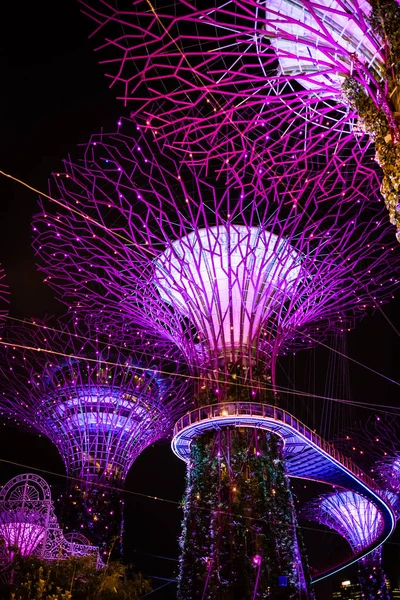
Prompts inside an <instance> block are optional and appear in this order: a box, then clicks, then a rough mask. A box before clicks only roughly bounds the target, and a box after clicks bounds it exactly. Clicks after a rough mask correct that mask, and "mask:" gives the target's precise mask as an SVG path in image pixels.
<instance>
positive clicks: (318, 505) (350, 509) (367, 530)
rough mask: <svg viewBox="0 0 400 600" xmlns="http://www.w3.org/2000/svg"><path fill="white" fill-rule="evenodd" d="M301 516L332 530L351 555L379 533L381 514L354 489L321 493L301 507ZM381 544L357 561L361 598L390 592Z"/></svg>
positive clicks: (368, 543) (365, 545) (373, 599)
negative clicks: (340, 537) (383, 566)
mask: <svg viewBox="0 0 400 600" xmlns="http://www.w3.org/2000/svg"><path fill="white" fill-rule="evenodd" d="M303 514H304V516H305V517H306V518H307V519H309V520H312V521H317V522H318V523H321V524H322V525H326V526H327V527H329V528H330V529H334V530H335V531H336V532H337V533H339V534H340V535H342V536H343V537H344V538H345V540H346V541H347V542H348V543H349V545H350V547H351V549H352V550H353V552H354V554H357V553H358V552H359V551H360V549H362V548H367V547H368V546H369V545H370V544H371V540H372V539H374V538H375V537H377V536H378V535H379V530H380V529H381V528H382V526H383V521H382V516H381V513H380V511H379V509H378V508H377V506H376V505H375V504H373V503H372V502H371V501H370V500H368V499H367V498H365V497H363V496H361V495H360V494H356V493H354V492H350V491H346V492H337V493H334V494H327V495H325V496H321V497H320V498H318V499H317V500H315V501H313V502H311V503H310V504H309V505H308V506H306V507H305V509H304V510H303ZM381 563H382V547H380V548H378V549H376V550H374V551H373V552H371V553H370V554H368V555H367V556H366V557H364V558H363V559H362V560H361V561H359V563H358V567H359V578H360V585H361V588H362V593H363V594H364V595H363V598H366V599H367V600H376V598H383V599H385V600H389V598H390V595H389V591H388V589H387V586H386V582H385V574H384V572H383V570H382V564H381Z"/></svg>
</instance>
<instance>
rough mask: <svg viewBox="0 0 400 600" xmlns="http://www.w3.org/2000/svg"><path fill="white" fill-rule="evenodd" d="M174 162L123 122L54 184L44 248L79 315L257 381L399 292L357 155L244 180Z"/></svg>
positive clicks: (40, 245)
mask: <svg viewBox="0 0 400 600" xmlns="http://www.w3.org/2000/svg"><path fill="white" fill-rule="evenodd" d="M132 130H133V131H132ZM160 146H161V144H160ZM162 150H163V154H161V148H159V145H158V144H157V142H156V140H154V138H152V137H150V138H149V135H148V134H147V133H142V132H141V131H140V128H139V127H137V126H136V125H135V124H134V123H133V122H132V121H129V120H122V121H121V125H120V128H119V131H118V132H117V133H115V134H113V135H105V134H101V135H94V136H92V138H91V141H90V143H89V145H88V146H87V148H86V149H85V152H84V154H83V161H77V162H75V163H73V162H71V161H66V162H65V169H64V172H63V173H58V174H56V175H55V176H54V178H53V181H52V186H51V195H52V196H53V197H54V198H55V199H56V202H57V205H53V204H52V203H51V202H50V204H49V205H47V203H46V206H45V205H44V204H43V208H42V212H41V213H40V214H39V215H37V216H36V218H35V220H34V230H35V235H36V240H35V248H36V250H37V252H38V254H39V255H40V256H41V258H42V265H43V266H42V269H43V270H44V271H45V273H46V275H47V281H48V282H49V283H50V284H51V285H53V286H54V287H56V288H57V289H58V290H59V291H61V292H62V293H63V295H64V297H65V298H66V299H67V300H76V299H77V298H78V299H79V302H78V306H79V309H80V310H83V309H85V310H86V311H89V312H90V311H92V310H94V309H95V308H96V309H99V310H101V311H102V312H103V314H104V316H105V317H106V316H107V314H111V313H112V314H113V315H115V314H117V313H120V314H121V315H122V318H124V319H129V320H131V321H132V322H137V323H138V324H139V325H142V326H146V327H147V328H149V330H152V331H154V332H156V333H157V335H160V336H161V337H163V338H164V339H166V340H174V341H175V342H176V343H177V345H178V346H179V347H180V348H181V350H182V351H183V352H184V354H185V357H186V360H187V362H188V363H189V365H190V366H192V367H194V368H201V369H202V370H203V374H207V375H208V374H209V373H210V371H213V370H214V371H215V370H216V371H218V370H220V371H221V373H222V377H223V378H225V376H226V375H227V373H226V369H227V365H230V366H231V367H232V366H233V367H234V368H236V366H237V365H238V364H240V365H242V366H244V367H245V370H244V371H242V377H244V379H246V378H247V379H248V378H249V377H250V376H251V375H252V366H253V365H254V364H256V363H258V364H263V365H264V368H265V369H266V370H268V369H272V372H273V371H274V364H275V361H276V357H277V356H278V354H279V353H282V352H286V351H289V350H291V349H295V348H297V347H299V346H300V347H304V346H309V345H310V344H311V343H313V340H315V338H316V337H318V336H320V335H325V334H326V332H327V331H330V330H337V329H338V328H339V329H342V330H344V329H347V328H348V327H351V326H352V323H353V320H354V318H357V317H360V316H362V315H363V314H365V313H366V312H367V310H368V308H372V309H373V308H374V307H376V306H377V305H379V304H380V303H382V302H384V301H385V300H387V299H389V298H390V297H391V296H392V292H393V290H394V289H396V288H397V286H398V280H397V279H396V278H394V277H392V276H390V274H391V273H393V272H394V271H395V269H396V265H397V263H398V260H399V258H398V252H397V251H396V248H395V247H394V246H393V244H391V243H390V242H389V240H388V237H387V233H386V231H385V228H384V226H383V224H382V221H383V219H382V218H381V217H380V211H379V204H377V205H376V208H374V206H373V205H372V206H371V196H372V195H373V193H374V189H376V174H375V172H374V171H373V170H371V169H368V168H366V167H361V168H359V164H358V163H357V162H355V161H354V160H352V158H351V157H349V158H348V160H347V161H346V162H343V161H342V160H339V159H338V158H337V157H336V156H332V157H331V158H330V160H327V162H326V164H325V166H324V167H323V168H321V169H316V170H314V171H308V173H307V174H305V173H304V172H303V171H297V172H295V171H293V172H292V173H285V172H281V171H280V169H279V165H278V166H277V165H274V164H273V163H272V164H271V165H270V167H269V169H257V170H256V172H254V165H253V164H252V163H251V162H250V163H249V165H248V168H247V170H246V171H245V172H243V171H241V174H240V177H239V176H238V174H237V171H236V169H235V168H234V167H228V166H227V167H226V169H225V171H224V173H223V174H222V175H219V173H217V174H216V175H214V174H213V173H211V174H210V170H211V171H212V165H210V166H209V167H208V172H207V171H206V169H203V168H202V167H200V166H195V165H193V164H191V165H187V164H186V163H185V162H182V161H181V160H180V157H179V155H178V156H177V155H176V154H174V153H173V152H169V151H168V149H167V148H166V147H165V146H164V147H163V148H162ZM375 199H376V200H379V199H378V196H377V195H376V196H375ZM72 240H73V242H72V243H71V241H72ZM309 334H310V335H309ZM229 368H230V367H229ZM228 370H229V369H228ZM221 373H220V375H221Z"/></svg>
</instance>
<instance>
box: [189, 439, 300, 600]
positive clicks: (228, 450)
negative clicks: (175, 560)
mask: <svg viewBox="0 0 400 600" xmlns="http://www.w3.org/2000/svg"><path fill="white" fill-rule="evenodd" d="M181 548H182V554H181V563H180V576H179V586H178V599H179V600H196V599H201V600H239V599H240V600H247V599H248V600H255V599H270V598H271V599H272V598H274V599H275V598H285V599H293V600H295V599H296V600H297V599H300V598H310V597H311V596H310V595H309V594H308V592H307V589H306V588H307V583H306V576H305V575H304V572H305V570H304V569H303V566H302V563H301V560H300V552H299V545H298V539H297V521H296V516H295V511H294V505H293V498H292V494H291V491H290V487H289V482H288V478H287V477H286V474H285V469H284V464H283V461H282V448H281V441H280V440H279V438H278V437H277V436H276V435H274V434H271V433H266V432H265V431H260V430H257V429H252V428H243V429H229V428H226V429H221V430H219V431H218V432H208V433H206V434H203V435H202V436H201V437H199V438H198V439H197V440H196V441H195V442H193V443H192V447H191V460H190V463H189V465H188V473H187V492H186V498H185V504H184V523H183V534H182V537H181Z"/></svg>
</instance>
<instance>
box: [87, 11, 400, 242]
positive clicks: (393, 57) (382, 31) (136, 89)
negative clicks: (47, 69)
mask: <svg viewBox="0 0 400 600" xmlns="http://www.w3.org/2000/svg"><path fill="white" fill-rule="evenodd" d="M82 4H83V6H84V8H83V11H84V12H85V13H86V14H87V15H88V16H89V17H90V18H91V19H92V20H93V21H94V23H95V29H94V32H93V34H94V35H95V36H96V39H99V40H102V41H100V42H99V48H98V49H99V51H100V54H101V60H102V62H103V64H104V65H105V68H106V71H107V75H108V77H109V79H110V81H111V85H112V86H114V87H116V88H117V90H118V93H119V95H120V97H122V98H123V100H124V102H125V103H128V104H129V105H130V106H131V107H132V110H133V112H134V113H135V115H136V114H137V115H142V116H143V117H144V121H145V122H147V124H148V126H150V127H152V128H153V129H157V130H158V132H159V133H160V132H162V131H163V130H164V131H165V132H168V131H169V130H170V128H171V125H172V126H173V127H176V124H175V123H177V122H180V121H182V123H180V125H179V127H180V128H181V129H182V128H183V129H184V131H185V134H184V135H182V136H181V139H180V146H181V148H186V149H187V151H188V152H190V153H194V155H195V153H196V152H198V153H199V152H200V147H199V146H196V144H194V141H195V138H196V139H200V140H202V141H203V142H204V144H203V150H204V148H207V146H208V149H207V150H206V152H207V153H208V154H209V153H210V152H214V149H215V147H217V152H218V153H219V154H221V148H222V147H224V154H225V156H228V157H229V156H232V155H234V154H235V153H237V152H238V151H240V149H241V146H242V141H243V139H245V138H246V137H250V139H251V140H252V142H253V144H255V140H256V139H257V138H258V139H259V140H261V142H262V140H263V139H264V137H263V136H262V129H261V128H260V126H261V125H265V124H266V125H267V129H268V132H269V135H270V137H271V139H273V137H274V136H273V130H275V129H276V128H277V129H279V127H278V125H277V121H281V122H282V121H283V124H282V127H281V128H280V134H281V135H283V136H284V137H289V138H290V137H293V135H295V134H296V132H297V130H298V128H299V124H298V123H297V122H296V120H297V119H298V118H299V117H301V119H304V121H305V122H306V123H307V125H306V127H305V136H306V137H308V138H309V139H310V140H311V139H312V138H313V139H314V141H318V137H319V136H321V135H324V136H325V137H324V144H325V146H329V147H330V149H331V152H332V151H334V152H336V150H337V146H338V144H341V143H342V142H343V138H348V137H349V135H350V136H351V135H352V134H353V125H354V123H353V122H354V117H356V115H357V114H358V116H359V124H358V126H357V127H356V131H357V135H358V134H359V133H360V132H366V133H368V134H369V135H370V136H371V139H372V140H374V141H375V146H376V151H377V161H378V163H379V164H380V166H381V167H382V170H383V184H382V194H383V197H384V200H385V204H386V207H387V209H388V210H389V215H390V221H391V222H392V223H393V224H395V225H396V227H397V229H398V232H399V236H400V169H399V166H398V165H399V164H400V150H399V148H400V146H399V142H400V130H399V117H400V87H399V82H400V58H399V56H400V52H399V50H400V33H399V32H400V8H399V5H398V2H397V1H396V0H383V1H382V2H378V1H376V0H369V1H368V0H349V1H348V2H346V3H341V2H338V1H336V0H334V1H333V2H331V1H329V2H328V0H323V1H322V2H315V1H314V0H301V1H300V2H298V3H294V2H291V1H290V0H272V1H271V0H261V1H255V0H228V1H227V2H225V1H224V0H211V1H210V2H203V1H196V0H191V1H189V2H186V1H185V2H183V1H182V2H178V3H173V4H171V3H168V2H164V1H160V2H155V3H152V4H151V7H149V3H148V2H147V0H141V1H139V2H135V3H134V4H133V6H132V4H131V3H128V2H127V3H126V6H124V5H123V4H122V5H121V3H118V6H115V4H114V3H113V2H112V1H109V2H98V1H97V0H83V1H82ZM193 106H196V107H197V112H192V110H191V109H192V107H193ZM257 130H258V132H257ZM270 130H272V131H270ZM217 132H219V133H220V134H222V135H221V136H220V140H221V138H222V137H224V139H225V142H224V143H218V142H217V143H216V141H215V140H216V136H217ZM276 138H277V139H280V135H279V134H278V135H277V136H276ZM319 141H321V140H319ZM207 142H208V144H207ZM364 143H365V142H364ZM264 144H265V142H264ZM267 145H268V146H269V145H270V144H269V143H268V144H267ZM312 146H313V144H311V143H310V142H309V143H308V148H307V150H306V153H307V154H308V155H310V152H312V151H313V150H312ZM256 147H257V149H258V150H259V151H260V153H261V155H262V149H261V148H262V143H261V144H260V143H258V144H257V146H256ZM270 151H271V150H268V152H270ZM297 158H298V157H296V159H297Z"/></svg>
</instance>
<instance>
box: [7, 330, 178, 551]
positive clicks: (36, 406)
mask: <svg viewBox="0 0 400 600" xmlns="http://www.w3.org/2000/svg"><path fill="white" fill-rule="evenodd" d="M2 339H3V342H2V343H3V345H5V348H4V349H3V377H2V384H1V387H2V398H1V401H0V410H1V413H2V414H3V415H4V416H6V417H7V418H8V422H13V421H16V422H17V423H18V424H20V425H21V424H22V425H24V424H25V425H26V426H28V427H30V428H33V429H34V430H36V431H38V432H40V433H42V434H43V435H46V436H47V437H48V438H49V439H50V440H51V441H52V442H53V443H54V445H55V446H56V447H57V449H58V450H59V452H60V454H61V457H62V459H63V461H64V463H65V467H66V470H67V474H68V476H69V477H70V485H69V490H68V492H67V494H66V495H65V497H64V502H63V506H64V512H63V519H64V520H65V522H66V524H67V526H68V527H69V528H70V527H71V525H72V527H79V528H80V532H82V533H85V532H87V535H88V537H89V538H90V539H92V540H93V541H96V543H98V544H99V545H100V546H101V548H102V551H103V552H104V553H106V552H107V551H109V550H110V547H111V546H112V545H113V544H115V543H116V540H115V538H116V537H118V535H119V534H120V533H121V526H120V523H121V513H122V496H121V491H120V489H121V487H122V485H123V482H124V480H125V478H126V475H127V473H128V471H129V469H130V467H131V466H132V464H133V462H134V461H135V459H136V458H137V456H138V455H139V454H140V453H141V452H142V451H143V450H144V449H145V448H146V447H147V446H149V445H150V444H152V443H154V442H155V441H157V440H158V439H160V438H162V437H163V436H168V435H169V433H170V432H171V430H172V426H173V423H174V421H175V420H176V417H177V416H178V415H179V414H182V413H183V412H184V410H185V405H184V403H185V397H184V396H185V394H184V390H185V386H186V380H185V378H184V377H183V376H182V377H174V376H173V372H174V370H175V369H176V368H177V367H178V365H179V361H178V360H177V359H176V357H175V358H174V357H173V352H172V351H171V352H170V353H168V350H167V347H166V344H162V342H160V341H159V342H158V343H157V341H155V340H154V339H153V340H152V339H151V338H150V337H146V336H145V334H144V333H143V332H136V331H135V332H132V331H129V332H128V331H127V330H126V329H124V330H116V329H114V330H113V329H112V328H111V327H108V328H106V331H105V332H104V330H103V332H102V331H101V330H100V328H99V327H97V326H94V324H93V323H92V324H90V323H89V324H86V325H85V324H80V323H78V322H77V320H74V324H72V323H71V324H70V325H69V326H66V325H65V324H63V323H57V328H56V329H52V328H51V327H47V326H46V325H44V324H43V323H40V322H36V323H35V324H33V323H27V324H26V325H25V326H21V327H20V326H16V327H13V326H10V327H7V328H5V329H4V331H3V338H2ZM128 339H129V344H128V343H127V341H126V340H128ZM163 366H164V367H165V368H166V369H168V370H169V372H170V373H171V375H170V376H168V375H163V374H162V373H160V370H161V371H162V370H163ZM118 543H119V542H117V546H118Z"/></svg>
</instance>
